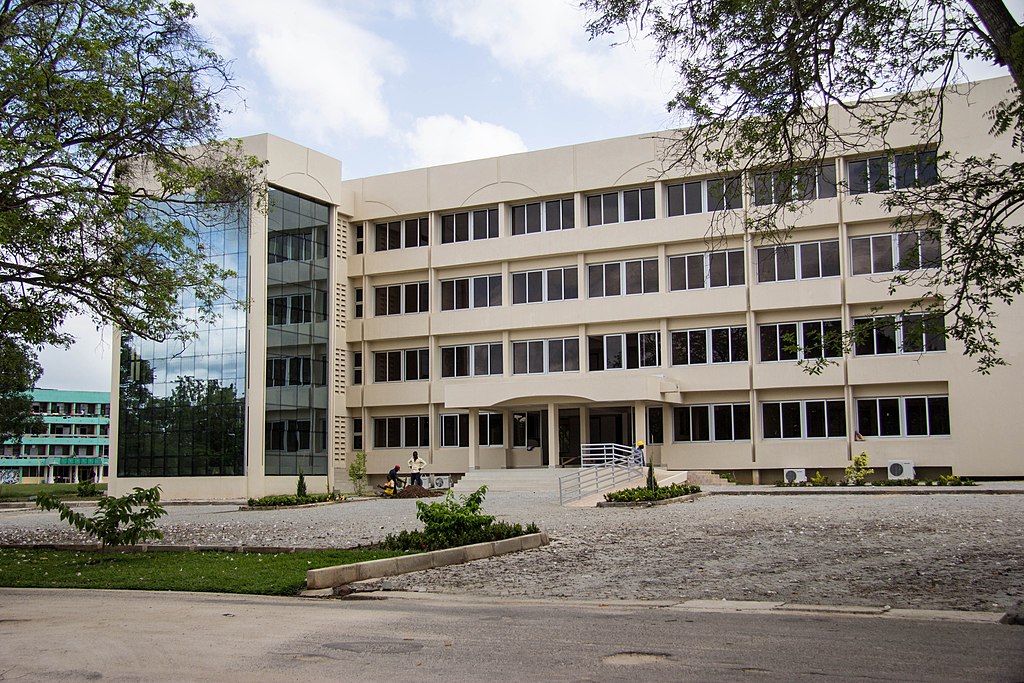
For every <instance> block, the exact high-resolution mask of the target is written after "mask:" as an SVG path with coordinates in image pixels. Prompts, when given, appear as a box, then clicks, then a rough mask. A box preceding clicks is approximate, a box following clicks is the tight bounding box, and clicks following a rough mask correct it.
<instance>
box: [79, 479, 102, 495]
mask: <svg viewBox="0 0 1024 683" xmlns="http://www.w3.org/2000/svg"><path fill="white" fill-rule="evenodd" d="M76 492H77V494H78V497H79V498H95V497H96V496H98V495H100V487H99V486H97V485H96V482H94V481H93V480H91V479H86V480H83V481H80V482H78V486H77V487H76Z"/></svg>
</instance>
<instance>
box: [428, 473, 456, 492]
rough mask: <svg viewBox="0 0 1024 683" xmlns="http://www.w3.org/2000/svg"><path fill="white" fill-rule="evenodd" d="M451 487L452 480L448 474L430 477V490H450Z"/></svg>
mask: <svg viewBox="0 0 1024 683" xmlns="http://www.w3.org/2000/svg"><path fill="white" fill-rule="evenodd" d="M451 487H452V478H451V475H448V474H435V475H434V476H432V477H430V488H432V489H450V488H451Z"/></svg>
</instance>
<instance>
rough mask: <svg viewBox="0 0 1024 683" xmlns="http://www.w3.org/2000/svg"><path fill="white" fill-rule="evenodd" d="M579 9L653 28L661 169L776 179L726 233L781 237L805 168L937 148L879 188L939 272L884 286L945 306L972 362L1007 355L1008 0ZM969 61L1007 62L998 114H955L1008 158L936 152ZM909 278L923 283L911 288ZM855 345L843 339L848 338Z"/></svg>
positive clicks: (1022, 66)
mask: <svg viewBox="0 0 1024 683" xmlns="http://www.w3.org/2000/svg"><path fill="white" fill-rule="evenodd" d="M581 4H582V5H583V7H584V8H585V9H587V10H589V11H590V12H591V18H590V21H589V23H588V29H589V31H590V34H591V36H592V37H596V36H604V35H612V34H616V33H618V32H624V33H625V34H626V35H628V36H629V37H630V38H637V39H642V38H649V39H651V40H653V42H654V44H655V46H656V55H657V56H658V58H659V60H660V61H662V62H663V63H664V64H666V65H668V66H669V67H670V68H671V69H672V70H673V71H674V72H675V74H674V75H675V76H676V83H677V92H676V93H675V95H674V96H673V97H672V98H671V100H670V101H669V102H668V109H669V110H670V111H671V112H674V113H675V114H676V115H677V116H678V118H679V119H680V120H681V121H682V122H684V124H685V125H686V126H687V128H686V129H684V130H680V131H676V132H674V133H672V134H668V135H666V136H665V137H664V139H662V140H661V141H660V142H661V148H662V149H663V150H664V151H663V153H662V154H663V156H662V158H661V159H660V162H661V167H662V168H663V169H664V171H665V172H666V173H673V172H675V171H678V170H684V171H685V172H686V173H690V174H702V173H709V174H710V173H714V174H720V173H722V172H727V173H728V174H729V175H730V176H732V175H741V174H744V173H745V174H747V177H748V178H750V179H751V180H752V181H753V190H754V192H755V194H756V193H757V192H759V191H763V189H762V188H764V187H765V186H769V187H774V196H773V197H772V201H768V202H759V204H762V205H760V206H758V207H757V210H756V211H748V212H742V215H740V214H741V212H728V211H723V212H719V214H718V215H716V216H714V217H713V218H712V220H713V222H714V229H715V230H716V231H717V232H718V233H719V234H720V235H725V234H727V233H728V231H729V230H730V229H737V228H738V227H740V226H738V225H736V224H737V223H740V222H745V223H746V225H744V226H742V227H744V228H745V229H746V230H747V231H748V232H749V233H750V234H752V235H754V236H755V239H761V240H763V241H765V242H768V243H781V242H784V241H785V240H786V239H787V237H788V232H789V231H790V229H791V228H792V227H793V226H794V225H795V224H796V221H797V219H798V218H799V216H800V215H801V213H802V212H804V211H806V210H808V207H809V206H810V203H808V202H804V201H802V200H803V199H804V197H806V196H808V195H809V194H810V193H808V192H807V188H808V187H809V185H810V184H813V182H814V174H813V168H814V167H816V166H818V165H820V164H822V163H823V162H824V163H826V164H828V165H832V159H833V157H835V156H836V154H837V150H839V154H842V155H851V154H859V153H872V154H877V155H884V156H892V155H893V154H895V153H896V152H898V151H905V150H906V147H907V146H908V144H913V145H916V146H919V147H921V148H931V147H934V146H936V145H938V146H939V147H940V154H939V156H938V168H939V177H938V178H937V180H936V182H934V183H933V184H929V185H926V186H922V187H913V188H906V189H901V190H900V191H898V192H889V193H885V195H884V196H883V197H882V204H883V207H884V208H885V209H887V210H888V211H889V212H890V214H891V215H892V216H893V217H894V218H895V219H896V220H895V226H894V228H895V230H896V231H897V232H901V231H921V232H924V233H926V234H928V235H932V236H938V235H940V234H941V236H942V265H943V267H942V268H934V269H917V268H907V269H903V270H900V271H899V272H897V273H895V274H894V276H893V278H892V279H891V281H890V282H891V284H892V287H893V291H895V289H896V288H897V287H899V288H901V296H902V298H903V299H904V300H907V301H910V302H911V303H910V304H909V306H908V311H915V310H916V311H924V312H927V313H932V314H936V315H944V316H945V318H946V327H945V333H946V334H947V335H948V336H949V337H951V338H953V339H956V340H958V341H960V342H961V343H962V344H963V345H964V348H965V351H966V353H967V354H968V355H970V356H971V357H972V358H974V359H975V361H976V365H977V368H978V370H979V371H981V372H988V371H989V370H991V368H993V367H995V366H998V365H1004V364H1005V361H1004V360H1003V359H1002V358H1001V356H1000V354H999V341H998V339H997V337H996V335H995V322H996V319H997V314H998V311H999V310H1001V309H1002V308H1004V307H1005V306H1006V305H1009V304H1011V303H1012V302H1013V300H1014V299H1015V298H1016V297H1018V296H1019V295H1020V294H1021V292H1022V291H1024V230H1022V218H1021V216H1022V211H1021V209H1022V208H1024V163H1021V162H1020V161H1017V160H1015V159H1016V157H1017V156H1018V154H1019V152H1021V151H1022V150H1024V50H1022V48H1021V46H1022V45H1024V32H1022V30H1021V28H1020V26H1019V25H1018V24H1017V22H1016V20H1015V18H1014V16H1013V14H1012V13H1011V12H1010V11H1009V10H1008V9H1007V6H1006V3H1004V2H1000V1H999V0H995V1H994V2H981V0H969V1H968V2H945V1H943V0H935V1H929V2H926V3H915V2H902V1H901V0H864V1H863V2H856V3H837V2H818V3H807V2H783V3H778V2H768V3H766V2H758V1H757V0H703V1H701V2H691V1H689V0H583V2H582V3H581ZM973 60H979V61H982V62H988V63H989V64H992V65H994V66H997V67H999V68H1002V69H1005V70H1006V72H1008V73H1009V75H1010V76H1011V77H1012V79H1013V81H1012V83H1011V85H1010V87H1008V88H1007V91H1006V93H1005V95H1004V99H1003V101H1002V102H1001V103H999V104H998V105H997V106H996V107H995V108H994V109H993V110H991V111H987V112H986V111H984V110H981V109H980V108H975V109H976V112H972V114H973V116H974V118H973V120H970V121H958V125H959V126H962V127H972V126H973V127H978V128H982V129H985V130H989V131H990V134H991V135H993V136H994V135H1003V136H1004V137H1003V138H1002V139H1001V140H1000V141H998V142H996V141H993V142H992V146H993V147H995V148H997V149H998V148H1000V147H1003V148H1012V149H1007V152H1009V153H1008V154H1004V155H1003V156H1005V157H1006V158H1007V159H1008V160H1007V159H1004V158H1001V157H1000V155H998V154H991V155H986V156H973V155H971V151H972V150H965V152H964V153H963V154H961V153H957V154H950V153H945V152H943V150H942V149H941V146H942V142H943V137H942V135H943V131H944V130H946V131H948V130H949V124H948V123H947V124H946V125H945V127H944V126H943V118H944V116H945V113H946V111H947V106H946V105H947V104H948V100H947V95H948V94H949V91H950V90H951V89H952V88H953V87H954V84H955V83H956V82H958V81H961V82H962V81H963V80H966V79H965V78H964V76H965V74H964V72H963V64H965V63H968V62H970V61H973ZM894 133H898V134H894ZM897 140H898V143H897V142H896V141H897ZM890 141H892V142H890ZM894 144H898V145H899V146H900V147H901V149H900V150H897V149H893V147H892V145H894ZM847 182H848V181H847ZM759 184H760V187H759ZM776 200H778V201H776ZM728 214H736V215H728ZM911 284H912V285H914V286H915V287H916V288H917V291H916V292H914V293H913V294H912V295H910V296H907V294H906V293H905V291H906V290H905V288H904V285H911ZM911 291H913V290H911ZM825 343H826V344H827V343H828V341H827V340H825ZM851 343H852V338H851V337H849V336H845V337H844V340H843V345H844V346H845V347H847V348H848V347H849V345H850V344H851ZM834 362H835V361H834V360H830V359H829V357H828V354H820V353H819V354H817V355H815V354H808V355H807V359H806V360H804V361H800V363H801V365H802V366H803V367H804V368H805V370H807V371H808V372H810V373H812V374H817V373H820V372H821V371H822V369H823V368H824V366H825V365H827V364H831V363H834Z"/></svg>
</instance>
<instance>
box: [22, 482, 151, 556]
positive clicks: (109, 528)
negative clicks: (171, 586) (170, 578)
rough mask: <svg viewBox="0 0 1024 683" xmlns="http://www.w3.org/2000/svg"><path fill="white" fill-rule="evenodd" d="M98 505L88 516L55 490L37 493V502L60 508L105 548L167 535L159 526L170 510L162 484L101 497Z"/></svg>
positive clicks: (71, 523) (64, 514)
mask: <svg viewBox="0 0 1024 683" xmlns="http://www.w3.org/2000/svg"><path fill="white" fill-rule="evenodd" d="M97 505H98V506H99V509H98V510H97V511H96V513H95V514H93V516H92V517H86V516H85V515H83V514H82V513H80V512H75V511H74V510H72V509H71V508H69V507H68V506H67V504H66V503H63V502H61V501H60V499H58V498H57V496H55V495H54V494H52V493H40V494H39V495H38V496H37V497H36V506H38V507H39V508H41V509H43V510H57V511H58V512H60V518H61V519H62V520H66V521H67V522H68V524H70V525H71V526H73V527H75V528H76V529H78V530H79V531H84V532H85V533H86V534H88V535H89V536H90V537H92V538H95V539H96V540H98V541H99V542H100V543H101V544H102V545H103V547H104V548H105V547H107V546H108V545H135V544H136V543H138V542H139V541H146V540H149V539H160V538H163V537H164V535H163V532H161V531H160V530H159V529H157V528H156V520H157V519H159V518H160V517H163V516H164V515H166V514H167V510H165V509H164V508H163V506H162V505H160V487H159V486H154V487H153V488H151V489H143V488H139V487H135V488H134V489H133V490H132V492H131V493H128V494H125V495H123V496H119V497H111V496H107V497H104V498H100V499H99V501H98V502H97ZM135 508H139V509H138V510H136V509H135Z"/></svg>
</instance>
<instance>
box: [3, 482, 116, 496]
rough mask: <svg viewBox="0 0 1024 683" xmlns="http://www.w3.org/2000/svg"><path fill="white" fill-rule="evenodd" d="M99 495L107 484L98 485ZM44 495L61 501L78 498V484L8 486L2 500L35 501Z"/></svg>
mask: <svg viewBox="0 0 1024 683" xmlns="http://www.w3.org/2000/svg"><path fill="white" fill-rule="evenodd" d="M96 490H97V495H102V494H104V493H105V492H106V490H107V485H106V484H96ZM42 493H51V494H53V495H54V496H56V497H57V498H60V499H61V500H66V499H69V498H77V497H78V485H77V484H8V485H7V486H4V487H3V489H2V491H0V500H33V499H35V497H36V496H38V495H40V494H42Z"/></svg>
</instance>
